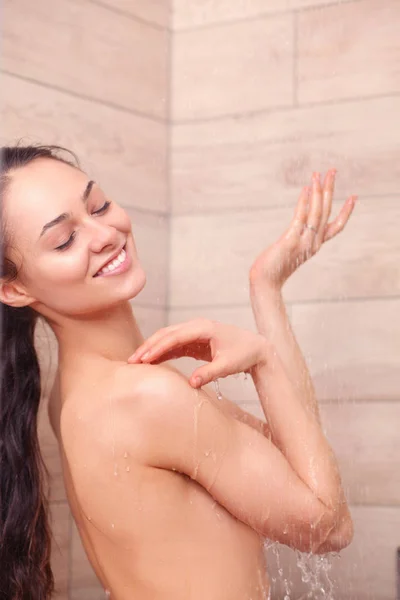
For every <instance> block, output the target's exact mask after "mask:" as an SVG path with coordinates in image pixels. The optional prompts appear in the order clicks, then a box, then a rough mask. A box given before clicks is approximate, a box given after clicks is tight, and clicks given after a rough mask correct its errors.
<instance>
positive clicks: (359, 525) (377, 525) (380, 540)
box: [267, 506, 400, 600]
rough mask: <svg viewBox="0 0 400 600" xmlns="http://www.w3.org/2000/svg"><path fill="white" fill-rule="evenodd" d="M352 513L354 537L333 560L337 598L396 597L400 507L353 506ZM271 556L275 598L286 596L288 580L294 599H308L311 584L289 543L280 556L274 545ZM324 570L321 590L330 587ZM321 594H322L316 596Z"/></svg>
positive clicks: (371, 599)
mask: <svg viewBox="0 0 400 600" xmlns="http://www.w3.org/2000/svg"><path fill="white" fill-rule="evenodd" d="M351 512H352V516H353V521H354V525H355V536H354V540H353V542H352V544H351V545H350V546H349V547H348V548H346V549H345V550H343V551H342V552H341V554H340V557H336V558H332V559H331V564H332V569H331V570H330V571H328V576H329V578H330V580H331V581H332V582H333V597H334V598H335V599H336V598H338V599H340V600H392V599H393V598H395V594H396V571H395V567H396V562H395V556H396V548H397V547H398V545H399V536H398V532H399V531H400V509H399V508H391V507H387V508H383V507H382V508H381V507H372V506H371V507H363V506H353V507H351ZM275 552H276V551H275ZM267 556H268V558H269V571H270V573H271V575H273V576H274V577H276V578H277V579H278V581H277V582H276V583H275V585H274V593H273V594H272V598H273V600H278V598H279V599H280V598H283V593H284V582H283V580H284V579H288V580H289V581H290V583H291V594H290V598H294V599H296V600H304V599H305V598H306V597H308V596H305V595H304V596H303V594H305V593H306V592H308V593H309V592H310V590H311V584H304V583H302V581H301V570H300V567H299V566H298V564H296V553H295V552H294V551H292V550H291V549H290V548H288V547H287V546H278V557H277V555H276V553H275V554H274V552H273V549H272V548H271V549H269V550H268V551H267ZM278 561H279V563H278ZM314 564H315V559H314ZM328 564H329V563H328ZM278 568H283V575H282V577H279V575H278ZM321 571H322V569H321ZM321 571H320V577H319V578H318V584H319V590H320V589H321V585H325V589H328V590H329V589H330V586H329V583H328V581H327V578H326V577H325V576H324V574H323V572H321ZM314 572H316V571H314ZM317 589H318V588H317ZM317 597H319V595H318V596H315V595H313V596H312V598H317Z"/></svg>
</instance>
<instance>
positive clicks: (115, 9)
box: [86, 0, 170, 31]
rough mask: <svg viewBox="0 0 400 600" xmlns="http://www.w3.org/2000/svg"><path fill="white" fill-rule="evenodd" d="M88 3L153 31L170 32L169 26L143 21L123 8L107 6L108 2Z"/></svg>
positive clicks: (95, 1) (93, 1)
mask: <svg viewBox="0 0 400 600" xmlns="http://www.w3.org/2000/svg"><path fill="white" fill-rule="evenodd" d="M86 2H88V3H89V4H94V5H95V6H100V7H101V8H104V9H105V10H108V11H109V12H112V13H114V14H117V15H121V16H123V17H126V18H127V19H131V20H132V21H135V22H137V23H139V24H140V25H145V26H146V27H151V28H152V29H156V30H157V31H169V29H170V28H169V26H168V25H166V26H164V25H160V23H157V22H156V21H149V20H147V19H143V18H142V17H139V16H138V15H134V14H133V13H130V12H128V11H126V10H124V9H123V8H118V7H115V6H112V5H111V4H107V2H101V1H100V0H86Z"/></svg>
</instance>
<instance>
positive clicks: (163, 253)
mask: <svg viewBox="0 0 400 600" xmlns="http://www.w3.org/2000/svg"><path fill="white" fill-rule="evenodd" d="M127 212H128V213H129V215H130V217H131V221H132V234H133V237H134V239H135V245H136V250H137V253H138V259H139V262H140V264H141V266H142V267H143V269H144V271H145V273H146V285H145V287H144V288H143V290H142V291H141V292H140V293H139V294H138V296H136V298H137V302H138V303H139V304H141V305H143V304H145V305H152V306H160V307H161V306H165V305H166V301H167V279H168V235H169V226H168V219H167V218H166V217H162V216H155V215H151V214H145V213H141V212H138V211H135V210H134V209H127ZM133 268H134V267H133Z"/></svg>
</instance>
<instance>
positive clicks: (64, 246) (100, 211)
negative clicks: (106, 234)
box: [55, 200, 111, 252]
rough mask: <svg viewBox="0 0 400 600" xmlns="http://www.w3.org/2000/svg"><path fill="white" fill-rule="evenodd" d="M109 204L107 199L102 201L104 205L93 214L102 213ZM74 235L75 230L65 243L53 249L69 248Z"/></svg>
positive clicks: (60, 250)
mask: <svg viewBox="0 0 400 600" xmlns="http://www.w3.org/2000/svg"><path fill="white" fill-rule="evenodd" d="M110 204H111V202H110V201H109V200H107V201H106V202H105V203H104V205H103V206H102V207H101V208H99V210H96V211H95V212H94V213H93V214H94V215H98V214H102V213H104V212H106V210H107V209H108V207H109V206H110ZM75 236H76V231H73V232H72V233H71V235H70V237H69V239H68V240H67V241H66V242H65V244H62V245H61V246H57V248H55V250H58V251H59V252H62V251H63V250H66V249H67V248H69V247H70V245H71V244H72V242H73V241H74V239H75Z"/></svg>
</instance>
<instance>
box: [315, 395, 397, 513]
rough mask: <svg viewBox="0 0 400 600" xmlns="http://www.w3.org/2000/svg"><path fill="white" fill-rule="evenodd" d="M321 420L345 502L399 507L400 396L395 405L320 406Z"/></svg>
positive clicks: (369, 403)
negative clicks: (338, 472) (334, 459)
mask: <svg viewBox="0 0 400 600" xmlns="http://www.w3.org/2000/svg"><path fill="white" fill-rule="evenodd" d="M399 396H400V394H399ZM321 418H322V422H323V425H324V429H325V431H326V435H327V437H328V439H329V441H330V443H331V445H332V447H333V449H334V451H335V453H336V456H337V458H338V461H339V464H340V472H341V474H342V480H343V485H344V487H345V489H346V494H347V498H348V500H349V501H350V502H351V503H354V504H382V505H397V506H399V507H400V452H399V450H400V441H399V439H400V438H399V423H400V397H399V401H398V402H364V403H357V404H352V403H345V404H322V405H321Z"/></svg>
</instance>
